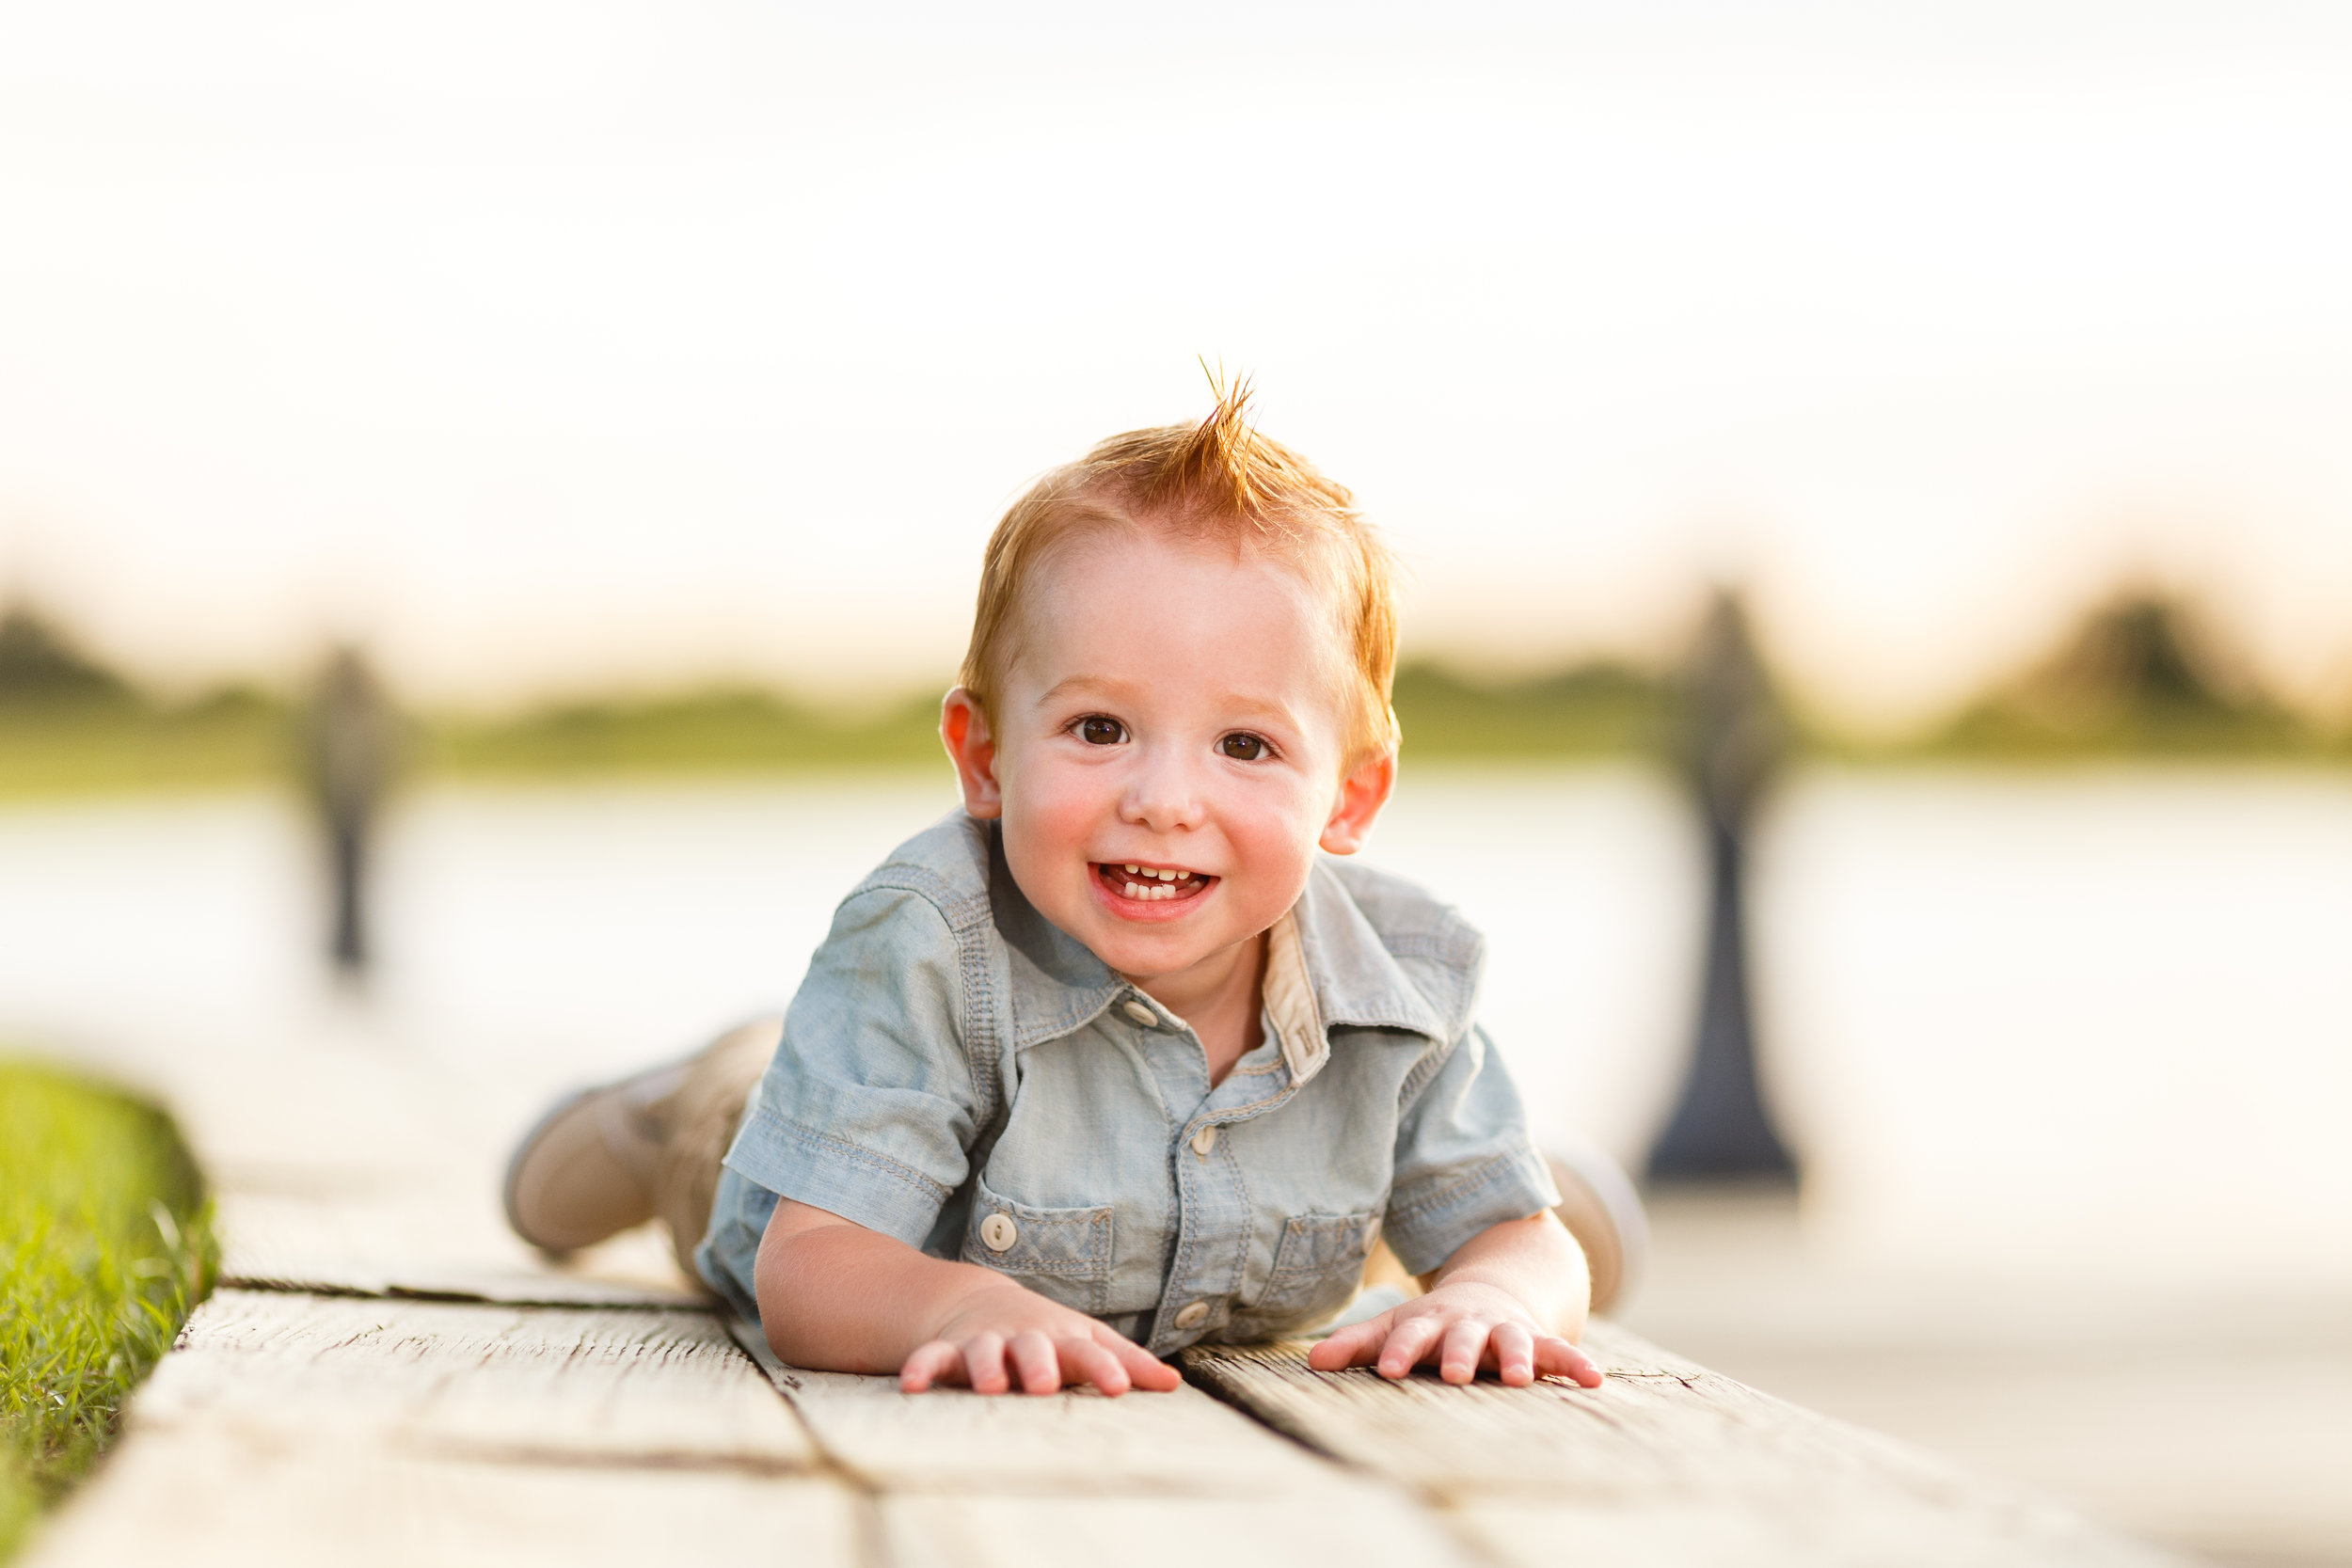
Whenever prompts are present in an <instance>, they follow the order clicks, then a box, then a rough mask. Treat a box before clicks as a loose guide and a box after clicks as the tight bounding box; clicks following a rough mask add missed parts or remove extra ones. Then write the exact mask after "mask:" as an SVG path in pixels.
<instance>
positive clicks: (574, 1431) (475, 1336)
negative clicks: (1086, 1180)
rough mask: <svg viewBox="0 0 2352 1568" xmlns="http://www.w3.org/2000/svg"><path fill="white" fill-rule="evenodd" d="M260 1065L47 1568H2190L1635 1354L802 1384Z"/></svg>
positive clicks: (223, 1109)
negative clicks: (1557, 1366)
mask: <svg viewBox="0 0 2352 1568" xmlns="http://www.w3.org/2000/svg"><path fill="white" fill-rule="evenodd" d="M246 1066H247V1068H249V1069H251V1071H252V1072H253V1074H254V1076H253V1078H251V1079H250V1080H248V1081H246V1083H244V1085H242V1087H243V1089H244V1090H245V1091H247V1092H240V1085H239V1083H237V1082H236V1081H234V1080H233V1071H234V1064H230V1065H229V1066H227V1067H223V1066H222V1065H221V1064H213V1065H212V1070H211V1071H209V1072H208V1075H207V1077H206V1079H205V1081H204V1083H203V1085H197V1084H194V1083H191V1084H189V1085H184V1088H185V1094H184V1097H183V1096H179V1095H175V1098H184V1101H185V1102H186V1110H185V1114H186V1115H187V1117H188V1119H189V1121H190V1124H191V1127H192V1129H193V1130H194V1131H195V1132H197V1134H198V1135H197V1142H198V1143H199V1149H200V1151H201V1152H203V1153H204V1154H205V1156H206V1158H207V1159H208V1161H210V1162H212V1163H213V1164H214V1165H215V1169H216V1170H218V1171H221V1172H223V1173H224V1175H223V1179H222V1189H223V1190H222V1193H221V1203H222V1224H223V1227H224V1231H225V1234H226V1238H227V1246H228V1259H227V1272H228V1275H229V1283H228V1284H226V1285H225V1286H224V1288H223V1289H221V1290H220V1291H218V1292H217V1293H216V1294H215V1296H214V1297H213V1299H212V1300H211V1301H209V1302H208V1303H206V1304H205V1305H204V1306H203V1307H201V1308H199V1311H198V1312H197V1313H196V1315H195V1316H194V1317H193V1318H192V1319H191V1320H190V1321H189V1323H188V1325H187V1327H186V1329H185V1331H184V1332H183V1334H182V1335H181V1337H180V1339H179V1342H178V1344H177V1345H176V1346H175V1347H174V1349H173V1351H172V1353H171V1354H169V1355H168V1356H167V1357H166V1358H165V1360H164V1362H163V1364H162V1365H161V1366H160V1367H159V1368H158V1369H157V1371H156V1373H155V1376H154V1377H153V1379H152V1380H151V1382H150V1383H149V1384H148V1386H146V1387H145V1388H144V1389H142V1390H141V1392H140V1393H139V1395H138V1396H137V1398H136V1400H135V1402H134V1405H133V1408H132V1411H131V1416H130V1419H129V1423H128V1427H127V1430H126V1433H125V1434H124V1437H123V1440H122V1443H121V1445H120V1447H119V1449H118V1450H117V1451H116V1453H115V1454H114V1455H113V1456H112V1457H111V1458H110V1459H109V1460H108V1461H107V1463H106V1464H105V1465H104V1466H103V1468H102V1469H101V1471H100V1473H99V1474H98V1475H97V1477H96V1478H95V1479H94V1480H93V1481H91V1482H90V1483H89V1484H88V1485H87V1486H86V1487H85V1488H84V1489H83V1490H82V1491H81V1492H80V1493H79V1494H77V1495H76V1496H75V1497H74V1498H73V1499H72V1501H71V1502H70V1503H69V1504H68V1505H67V1506H66V1508H65V1509H64V1510H63V1511H62V1512H61V1513H60V1514H59V1515H58V1516H57V1517H56V1519H55V1520H54V1521H53V1522H52V1524H51V1525H50V1526H49V1528H47V1529H46V1530H45V1531H44V1532H43V1533H42V1534H41V1535H40V1537H38V1538H37V1539H36V1541H35V1542H34V1543H33V1545H32V1547H31V1549H30V1550H29V1551H28V1553H27V1554H26V1557H25V1559H24V1561H25V1562H26V1563H27V1564H28V1565H29V1568H98V1565H105V1568H113V1565H116V1564H119V1563H125V1562H133V1561H142V1560H165V1561H169V1562H171V1563H173V1564H174V1565H175V1568H196V1565H204V1564H214V1563H218V1564H223V1565H229V1564H234V1565H236V1568H256V1565H261V1564H276V1563H322V1562H333V1563H338V1564H371V1563H379V1562H380V1563H385V1564H393V1563H398V1564H437V1563H451V1564H468V1563H477V1562H479V1563H484V1564H529V1563H538V1562H546V1563H549V1564H556V1563H561V1564H565V1565H567V1568H581V1565H587V1564H598V1563H646V1564H650V1563H657V1562H660V1563H668V1562H677V1561H695V1560H707V1561H712V1562H727V1563H753V1562H779V1563H791V1564H795V1565H803V1564H804V1565H807V1568H833V1565H835V1564H838V1565H841V1568H918V1565H922V1568H929V1565H933V1564H938V1565H943V1568H944V1565H971V1568H983V1565H989V1568H993V1565H1005V1568H1011V1565H1016V1564H1018V1565H1029V1564H1040V1565H1042V1564H1059V1563H1065V1562H1066V1563H1072V1564H1078V1563H1088V1564H1092V1563H1099V1562H1105V1561H1115V1562H1120V1563H1126V1562H1136V1563H1168V1564H1171V1565H1183V1568H1199V1565H1200V1564H1203V1563H1211V1562H1214V1563H1217V1564H1220V1565H1221V1564H1232V1563H1239V1564H1255V1563H1261V1562H1263V1563H1266V1564H1277V1563H1279V1564H1281V1565H1282V1568H1297V1565H1298V1564H1300V1563H1302V1562H1305V1563H1311V1564H1319V1563H1323V1562H1331V1563H1335V1564H1346V1565H1348V1568H1357V1565H1366V1568H1369V1565H1372V1564H1380V1563H1416V1564H1433V1563H1434V1564H1471V1565H1481V1568H1496V1565H1518V1564H1526V1565H1534V1564H1552V1563H1560V1564H1578V1565H1596V1568H1597V1565H1607V1564H1620V1563H1623V1564H1645V1565H1646V1564H1677V1563H1709V1564H1714V1563H1724V1564H1759V1565H1760V1564H1783V1563H1786V1564H1799V1563H1803V1564H1808V1565H1811V1564H1823V1563H1830V1564H1844V1563H1851V1564H1857V1565H1859V1564H1873V1565H1875V1564H1887V1563H1901V1564H1906V1565H1909V1564H1921V1563H1925V1564H1945V1563H1951V1564H1960V1563H1971V1564H1973V1563H2049V1564H2081V1565H2090V1564H2101V1565H2106V1564H2113V1565H2117V1568H2122V1565H2126V1564H2153V1563H2157V1562H2163V1561H2169V1559H2167V1558H2165V1557H2163V1556H2162V1555H2161V1554H2158V1553H2156V1552H2154V1551H2153V1550H2151V1549H2149V1548H2146V1547H2143V1546H2140V1545H2138V1544H2133V1543H2130V1542H2127V1541H2124V1540H2122V1539H2119V1538H2117V1537H2115V1536H2112V1535H2109V1534H2106V1533H2105V1532H2103V1531H2101V1530H2100V1529H2098V1528H2094V1527H2092V1526H2090V1525H2089V1524H2087V1523H2085V1522H2083V1521H2082V1520H2080V1519H2078V1518H2076V1517H2075V1516H2074V1515H2072V1514H2071V1513H2066V1512H2065V1511H2063V1510H2061V1509H2059V1508H2058V1507H2056V1506H2055V1505H2052V1504H2048V1503H2044V1502H2042V1501H2039V1500H2036V1499H2033V1498H2029V1497H2020V1496H2016V1495H2013V1494H2010V1493H2009V1492H2007V1491H2005V1490H2003V1489H2001V1488H1999V1487H1996V1486H1994V1485H1991V1484H1988V1483H1984V1482H1980V1481H1976V1480H1974V1479H1972V1478H1970V1477H1968V1476H1966V1475H1963V1474H1961V1473H1959V1472H1958V1471H1956V1470H1954V1469H1953V1468H1951V1467H1949V1466H1947V1465H1944V1464H1942V1463H1941V1462H1939V1461H1936V1460H1933V1459H1931V1458H1930V1457H1928V1456H1926V1455H1923V1454H1921V1453H1919V1452H1916V1451H1915V1450H1912V1449H1906V1448H1903V1447H1902V1446H1900V1445H1898V1444H1896V1443H1894V1442H1892V1441H1890V1440H1886V1439H1882V1438H1879V1437H1876V1436H1874V1435H1872V1434H1870V1433H1865V1432H1862V1431H1860V1430H1857V1429H1855V1428H1852V1427H1849V1426H1846V1425H1843V1424H1841V1423H1838V1422H1836V1421H1832V1420H1830V1419H1828V1418H1823V1417H1820V1416H1816V1415H1813V1414H1811V1413H1809V1412H1806V1411H1804V1410H1801V1409H1798V1408H1796V1407H1794V1406H1792V1405H1789V1404H1788V1403H1785V1402H1781V1401H1778V1400H1775V1399H1773V1398H1772V1397H1770V1396H1768V1395H1765V1394H1761V1393H1758V1392H1756V1390H1754V1389H1751V1388H1748V1387H1746V1386H1742V1385H1740V1384H1739V1383H1736V1382H1733V1381H1732V1380H1730V1379H1728V1378H1724V1377H1723V1376H1720V1375H1718V1374H1716V1373H1713V1372H1710V1371H1708V1370H1706V1369H1705V1368H1702V1367H1699V1366H1696V1365H1693V1364H1692V1363H1690V1362H1687V1361H1684V1360H1681V1359H1679V1358H1677V1357H1676V1356H1674V1355H1671V1354H1667V1353H1665V1352H1663V1351H1661V1350H1659V1349H1657V1348H1656V1347H1653V1346H1651V1345H1648V1344H1646V1343H1645V1342H1643V1341H1642V1340H1640V1339H1638V1338H1634V1337H1633V1336H1631V1335H1630V1334H1628V1333H1626V1332H1624V1331H1622V1330H1619V1329H1616V1328H1614V1327H1613V1326H1612V1325H1609V1324H1607V1323H1597V1324H1596V1325H1595V1326H1594V1329H1593V1331H1592V1333H1591V1335H1590V1337H1589V1338H1588V1341H1587V1343H1588V1347H1589V1348H1590V1349H1592V1351H1593V1352H1594V1353H1595V1354H1596V1356H1597V1359H1598V1360H1599V1361H1600V1363H1601V1365H1602V1367H1603V1369H1604V1370H1605V1371H1606V1373H1607V1374H1608V1375H1607V1381H1606V1382H1605V1383H1604V1385H1603V1386H1601V1387H1600V1388H1598V1389H1595V1390H1584V1389H1580V1388H1577V1387H1574V1386H1568V1385H1563V1384H1542V1385H1538V1386H1535V1387H1534V1388H1528V1389H1506V1388H1503V1387H1502V1386H1499V1385H1495V1384H1491V1383H1487V1384H1480V1385H1477V1386H1471V1387H1467V1388H1454V1387H1449V1386H1445V1385H1443V1384H1440V1383H1438V1382H1437V1381H1435V1380H1434V1379H1430V1378H1416V1379H1412V1380H1408V1381H1406V1382H1404V1383H1399V1384H1390V1383H1384V1382H1383V1381H1381V1380H1380V1379H1379V1378H1377V1377H1376V1376H1375V1375H1374V1374H1372V1373H1370V1372H1369V1371H1357V1372H1349V1373H1340V1374H1319V1373H1313V1372H1310V1371H1309V1370H1307V1369H1306V1366H1305V1362H1304V1358H1303V1350H1302V1347H1300V1346H1298V1345H1276V1346H1266V1347H1252V1348H1247V1349H1232V1348H1222V1349H1213V1350H1200V1351H1195V1352H1193V1353H1191V1354H1188V1355H1187V1357H1186V1359H1185V1363H1184V1370H1185V1373H1186V1379H1187V1381H1186V1386H1184V1387H1183V1388H1182V1389H1180V1390H1179V1391H1178V1392H1176V1393H1174V1394H1168V1395H1152V1394H1134V1395H1130V1396H1128V1397H1126V1398H1124V1399H1120V1400H1105V1399H1103V1398H1101V1397H1100V1396H1098V1395H1094V1394H1092V1393H1089V1392H1079V1393H1072V1394H1062V1395H1057V1396H1053V1397H1050V1398H1044V1399H1030V1398H1024V1397H1000V1398H995V1399H983V1398H980V1397H977V1396H975V1395H971V1394H968V1393H964V1392H961V1391H942V1392H934V1393H930V1394H924V1395H917V1396H907V1395H903V1394H900V1393H899V1392H898V1389H897V1386H896V1385H895V1382H894V1381H893V1380H890V1379H884V1378H869V1377H854V1376H847V1375H842V1374H837V1373H826V1372H814V1371H807V1370H798V1369H792V1368H787V1367H785V1366H781V1365H779V1364H777V1363H776V1362H775V1361H774V1359H773V1358H772V1356H771V1355H770V1354H769V1353H768V1352H767V1349H766V1347H765V1345H764V1344H761V1343H760V1342H758V1339H757V1336H756V1335H755V1334H753V1333H750V1332H748V1331H746V1330H745V1329H744V1328H743V1327H742V1325H740V1324H736V1323H730V1322H729V1321H728V1320H727V1319H726V1318H725V1317H724V1316H723V1314H721V1313H719V1312H716V1311H714V1310H712V1309H711V1307H709V1306H708V1305H707V1304H706V1303H705V1302H703V1301H702V1300H701V1299H700V1298H698V1297H696V1296H695V1295H694V1294H692V1293H691V1291H688V1290H686V1289H685V1288H684V1287H683V1284H682V1282H680V1281H678V1280H677V1279H676V1278H675V1275H673V1274H669V1273H667V1271H666V1266H665V1265H664V1264H663V1263H662V1261H661V1259H660V1256H659V1254H658V1252H656V1251H655V1250H654V1249H652V1248H651V1247H650V1246H649V1245H648V1244H647V1243H646V1242H645V1240H644V1238H638V1239H635V1240H632V1241H628V1242H625V1243H617V1244H615V1245H613V1246H612V1247H608V1248H606V1249H601V1250H600V1252H599V1253H598V1254H597V1255H595V1256H592V1257H591V1258H589V1259H585V1260H583V1261H582V1262H580V1264H578V1265H577V1266H575V1267H573V1268H571V1269H568V1270H564V1271H559V1270H556V1269H552V1268H550V1267H548V1266H547V1265H546V1264H544V1263H542V1262H540V1261H538V1260H537V1259H534V1258H533V1257H532V1255H530V1254H529V1253H528V1252H527V1251H526V1250H525V1249H523V1248H522V1247H521V1246H520V1245H519V1244H518V1243H514V1242H513V1241H512V1239H511V1238H508V1237H506V1236H505V1235H504V1233H503V1229H502V1227H501V1226H500V1224H499V1223H498V1215H497V1212H496V1208H495V1201H494V1188H493V1186H492V1185H491V1183H490V1181H489V1180H488V1176H489V1173H490V1170H491V1169H492V1168H493V1165H494V1162H495V1148H491V1147H488V1146H486V1145H485V1146H483V1147H470V1146H469V1145H468V1141H467V1134H465V1133H464V1132H463V1129H464V1128H465V1127H466V1126H468V1125H473V1126H475V1127H476V1129H477V1131H479V1130H480V1129H482V1128H487V1127H489V1126H492V1125H493V1124H498V1123H499V1121H500V1118H499V1117H474V1118H472V1120H471V1122H470V1123H469V1118H468V1117H466V1116H464V1115H450V1114H446V1113H448V1111H449V1108H450V1106H451V1105H452V1104H453V1103H461V1102H457V1101H452V1100H451V1099H450V1098H449V1096H448V1094H447V1092H446V1088H445V1087H444V1089H443V1090H442V1091H439V1092H436V1091H435V1090H434V1089H433V1087H432V1086H431V1085H419V1084H417V1083H414V1082H412V1081H411V1080H412V1079H413V1078H414V1076H415V1073H414V1070H413V1069H408V1068H405V1067H403V1066H402V1065H401V1064H399V1063H397V1062H389V1061H383V1060H372V1059H370V1058H366V1057H359V1058H356V1059H354V1058H328V1059H326V1061H325V1062H324V1063H323V1064H322V1063H320V1062H311V1063H310V1064H309V1065H307V1066H306V1065H305V1063H304V1060H303V1059H301V1058H288V1057H277V1058H269V1059H265V1060H262V1059H257V1061H256V1062H254V1063H250V1064H246ZM224 1070H226V1071H230V1072H231V1074H232V1081H231V1082H230V1083H228V1084H226V1085H224V1084H222V1083H221V1082H219V1081H218V1077H217V1074H218V1072H220V1071H224ZM290 1073H291V1074H293V1075H294V1088H295V1089H296V1090H299V1091H300V1092H298V1093H294V1094H289V1093H288V1091H287V1075H288V1074H290ZM404 1085H405V1088H404ZM165 1087H166V1089H167V1092H170V1086H169V1085H165ZM272 1104H275V1105H276V1106H277V1107H278V1108H279V1111H280V1113H281V1115H279V1116H278V1117H272V1116H270V1115H267V1114H266V1112H267V1109H268V1107H269V1106H270V1105H272ZM290 1105H294V1106H300V1107H301V1111H302V1114H301V1117H300V1124H299V1125H298V1126H295V1127H293V1128H291V1129H290V1128H289V1125H288V1124H287V1123H286V1121H285V1120H284V1118H283V1116H282V1112H283V1111H284V1110H285V1108H286V1107H288V1106H290ZM336 1117H351V1118H356V1119H355V1120H354V1122H353V1123H352V1124H351V1125H350V1126H349V1127H348V1128H345V1127H343V1126H341V1125H339V1124H338V1122H337V1121H336V1119H335V1118H336ZM404 1117H405V1118H406V1119H405V1120H404V1119H403V1118H404ZM436 1128H437V1129H438V1132H435V1129H436ZM453 1130H455V1131H453ZM290 1138H291V1140H292V1141H291V1142H290V1141H289V1139H290ZM473 1142H474V1143H477V1144H479V1143H481V1139H480V1138H479V1137H475V1138H474V1140H473ZM302 1148H309V1149H310V1151H311V1156H312V1157H311V1158H310V1159H308V1160H307V1161H306V1159H305V1158H303V1157H300V1156H301V1149H302Z"/></svg>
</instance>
